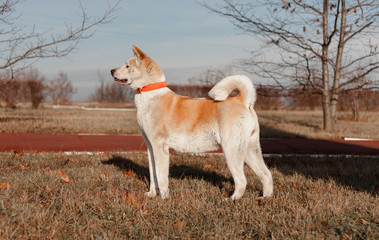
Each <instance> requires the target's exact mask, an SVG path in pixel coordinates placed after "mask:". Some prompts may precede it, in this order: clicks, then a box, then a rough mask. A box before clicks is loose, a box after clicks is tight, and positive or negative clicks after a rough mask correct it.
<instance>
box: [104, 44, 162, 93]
mask: <svg viewBox="0 0 379 240" xmlns="http://www.w3.org/2000/svg"><path fill="white" fill-rule="evenodd" d="M133 52H134V57H132V58H131V59H129V60H128V61H127V62H126V64H125V65H124V66H122V67H119V68H115V69H112V70H111V74H112V77H113V78H114V80H115V81H116V82H117V83H119V84H123V85H129V86H130V87H131V88H132V89H133V90H137V89H138V88H142V87H145V86H147V85H150V84H154V83H158V82H163V81H165V76H164V74H163V72H162V70H161V69H160V67H159V66H158V64H156V63H155V62H154V61H153V59H151V58H150V57H148V56H147V55H146V54H145V53H144V52H142V51H141V50H140V49H139V48H137V47H136V46H133Z"/></svg>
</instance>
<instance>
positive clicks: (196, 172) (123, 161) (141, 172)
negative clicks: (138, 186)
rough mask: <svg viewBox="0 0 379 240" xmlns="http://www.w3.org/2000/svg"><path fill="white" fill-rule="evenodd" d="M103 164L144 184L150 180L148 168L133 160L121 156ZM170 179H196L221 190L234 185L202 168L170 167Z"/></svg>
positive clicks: (231, 180)
mask: <svg viewBox="0 0 379 240" xmlns="http://www.w3.org/2000/svg"><path fill="white" fill-rule="evenodd" d="M102 163H103V164H107V165H114V166H116V167H118V168H119V169H120V170H125V171H127V172H128V171H129V170H131V171H133V172H134V173H135V174H136V176H137V178H138V179H139V180H141V181H143V182H145V181H146V180H147V181H148V180H149V179H150V174H149V169H148V167H145V166H142V165H139V164H137V163H135V162H134V161H133V160H131V159H127V158H123V157H120V156H112V158H110V159H108V160H106V161H102ZM169 177H170V178H174V179H186V178H188V179H196V180H204V181H207V182H209V183H211V184H212V185H213V186H216V187H218V188H219V189H220V190H222V189H224V188H225V184H226V183H231V184H233V179H232V178H226V177H225V176H222V175H219V174H217V173H215V172H213V171H204V170H202V169H200V168H196V167H192V166H187V165H173V166H171V167H170V175H169Z"/></svg>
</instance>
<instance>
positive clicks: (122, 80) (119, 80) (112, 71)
mask: <svg viewBox="0 0 379 240" xmlns="http://www.w3.org/2000/svg"><path fill="white" fill-rule="evenodd" d="M115 72H116V69H112V70H111V75H112V77H113V79H114V80H115V81H116V82H117V83H120V84H127V83H128V79H118V78H117V77H115V76H114V73H115Z"/></svg>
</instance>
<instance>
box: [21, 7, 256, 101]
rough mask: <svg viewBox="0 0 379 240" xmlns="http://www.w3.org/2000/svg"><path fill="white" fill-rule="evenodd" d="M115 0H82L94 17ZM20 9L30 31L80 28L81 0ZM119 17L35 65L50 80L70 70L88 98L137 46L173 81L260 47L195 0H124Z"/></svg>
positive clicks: (80, 95)
mask: <svg viewBox="0 0 379 240" xmlns="http://www.w3.org/2000/svg"><path fill="white" fill-rule="evenodd" d="M116 2H117V1H116V0H109V2H108V1H107V0H81V1H80V3H81V5H82V6H83V7H84V8H85V10H86V13H87V15H88V16H89V17H90V18H91V17H100V16H102V14H103V13H104V11H105V10H106V9H107V8H108V4H110V5H113V4H115V3H116ZM208 2H209V3H210V4H212V3H214V2H215V1H212V2H211V1H208ZM16 12H17V15H18V16H19V17H18V18H17V20H16V21H17V24H19V25H21V26H23V27H24V29H25V31H28V29H32V28H33V27H34V28H35V30H36V31H37V32H46V33H47V35H46V36H49V35H50V34H62V33H65V31H66V25H67V24H71V25H72V26H73V27H74V28H75V26H79V25H80V23H81V17H80V12H81V10H80V5H79V1H78V0H65V1H62V0H33V1H32V0H25V1H21V2H20V3H19V4H18V6H17V8H16ZM114 17H115V18H114V19H113V20H112V21H111V22H110V23H107V24H105V25H101V26H97V27H95V28H94V30H95V32H94V35H93V36H92V37H91V38H89V39H86V40H83V41H81V42H80V43H79V44H78V46H77V48H76V49H75V51H74V52H72V53H71V54H70V55H69V56H68V57H65V58H63V59H52V58H50V59H42V60H40V61H38V62H36V63H34V64H33V68H36V69H38V70H39V72H40V73H41V74H42V75H43V76H44V77H45V78H46V79H47V80H52V79H54V78H56V77H57V76H58V73H59V72H65V73H66V74H67V76H68V79H69V80H70V81H71V82H72V84H73V85H74V87H75V88H76V93H75V95H74V97H73V100H75V101H85V100H87V99H88V96H89V95H90V93H92V92H94V90H95V89H96V87H98V86H99V84H100V80H99V79H100V77H99V76H101V78H103V79H104V81H105V82H108V81H110V82H111V81H113V79H112V77H111V76H110V73H109V71H110V69H113V68H115V67H119V66H121V65H123V64H124V63H125V62H126V60H127V59H129V58H130V57H132V56H133V53H132V50H131V49H132V46H133V45H136V46H137V47H139V48H140V49H141V50H142V51H144V52H145V53H146V54H147V55H148V56H150V57H151V58H152V59H154V60H155V61H156V62H157V63H158V65H160V66H161V68H162V70H163V71H164V73H165V75H166V80H167V82H168V83H169V84H170V83H186V81H187V80H188V78H190V77H194V76H199V75H200V74H201V73H202V72H203V71H205V70H206V69H209V68H222V67H223V66H225V65H228V64H231V63H233V62H235V60H236V59H241V58H246V57H248V56H249V51H250V50H253V48H254V47H256V46H257V43H255V42H254V41H255V40H254V39H253V38H252V37H251V36H248V35H246V34H243V33H242V32H241V31H240V30H238V29H237V28H236V27H235V26H233V24H232V23H230V22H229V21H228V20H227V19H226V18H224V17H222V16H219V15H217V14H215V13H212V12H210V11H209V10H208V9H206V8H204V7H203V6H201V5H199V4H198V3H197V2H196V1H194V0H181V1H177V0H159V1H157V0H155V1H154V0H138V1H136V0H121V1H120V3H119V9H118V11H117V12H115V14H114ZM237 71H238V70H237Z"/></svg>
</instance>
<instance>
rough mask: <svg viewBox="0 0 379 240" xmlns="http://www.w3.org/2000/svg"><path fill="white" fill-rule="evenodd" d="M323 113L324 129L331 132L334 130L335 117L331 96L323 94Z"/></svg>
mask: <svg viewBox="0 0 379 240" xmlns="http://www.w3.org/2000/svg"><path fill="white" fill-rule="evenodd" d="M322 111H323V122H324V124H323V128H324V130H326V131H331V130H332V129H333V125H334V124H333V116H332V111H331V107H330V94H329V93H325V92H324V93H323V94H322Z"/></svg>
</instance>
